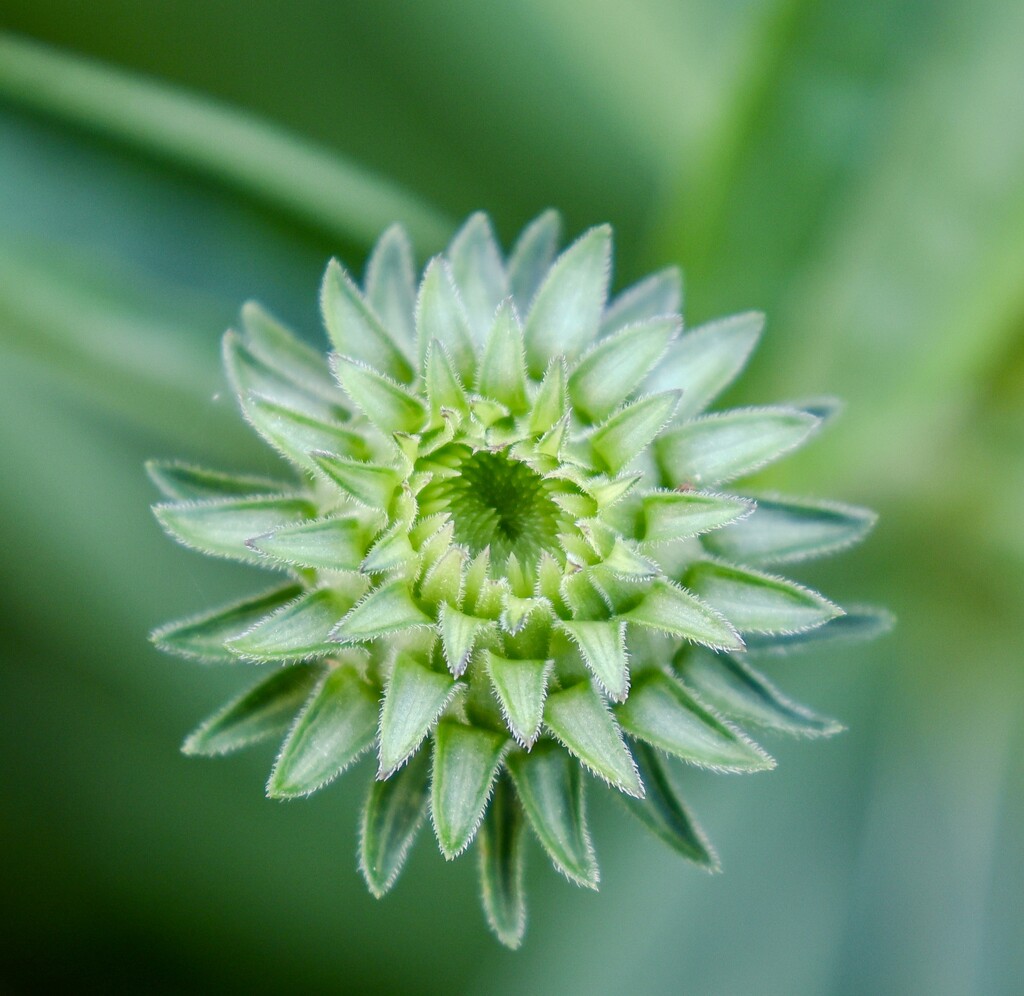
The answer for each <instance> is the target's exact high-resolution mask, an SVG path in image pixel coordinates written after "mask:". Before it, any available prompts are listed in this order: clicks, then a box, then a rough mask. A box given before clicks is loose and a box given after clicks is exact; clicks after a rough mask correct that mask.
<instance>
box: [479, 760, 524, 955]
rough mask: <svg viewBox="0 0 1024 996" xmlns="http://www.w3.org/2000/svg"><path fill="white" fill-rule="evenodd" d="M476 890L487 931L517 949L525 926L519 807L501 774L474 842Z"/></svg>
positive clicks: (506, 778)
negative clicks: (477, 864) (477, 857)
mask: <svg viewBox="0 0 1024 996" xmlns="http://www.w3.org/2000/svg"><path fill="white" fill-rule="evenodd" d="M477 850H478V852H479V854H480V891H481V893H482V898H483V904H484V910H485V912H486V913H487V922H488V924H489V925H490V927H491V930H493V931H494V933H495V934H497V936H498V939H499V940H500V941H501V943H502V944H504V945H505V946H506V947H509V948H512V949H515V948H518V947H519V945H520V944H521V943H522V940H523V931H524V930H525V929H526V892H525V890H524V889H523V810H522V807H521V806H520V805H519V802H518V801H517V800H516V796H515V793H514V791H513V788H512V783H511V781H510V779H509V778H508V776H504V775H503V776H501V777H499V779H498V783H497V785H495V787H494V795H493V796H492V797H491V802H490V805H489V806H488V807H487V815H486V816H485V817H484V823H483V826H482V827H481V828H480V836H479V839H478V843H477Z"/></svg>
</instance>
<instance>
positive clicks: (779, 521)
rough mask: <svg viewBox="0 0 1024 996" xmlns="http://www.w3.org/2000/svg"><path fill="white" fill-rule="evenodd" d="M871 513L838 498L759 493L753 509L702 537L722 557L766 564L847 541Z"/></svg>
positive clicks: (866, 527) (864, 527)
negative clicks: (798, 498) (806, 498)
mask: <svg viewBox="0 0 1024 996" xmlns="http://www.w3.org/2000/svg"><path fill="white" fill-rule="evenodd" d="M875 519H876V516H875V514H874V512H870V511H868V509H866V508H856V507H855V506H853V505H840V504H839V503H838V502H822V501H792V500H785V499H778V498H774V499H773V498H759V499H758V500H757V510H756V512H755V513H754V514H753V515H751V516H750V517H749V518H747V519H744V520H742V521H740V522H736V523H734V524H733V525H730V526H729V527H728V528H727V529H720V530H718V531H717V532H715V533H713V534H711V535H710V536H708V537H707V538H706V539H705V541H704V543H705V546H707V547H708V548H709V549H710V550H712V551H713V552H714V553H717V554H718V555H719V556H721V557H724V558H726V559H728V560H732V561H736V562H737V563H741V564H747V565H749V566H751V567H768V566H771V565H772V564H788V563H794V562H796V561H799V560H808V559H810V558H812V557H821V556H824V555H825V554H828V553H835V552H836V551H838V550H842V549H844V548H845V547H848V546H852V545H853V544H854V543H858V542H860V541H861V540H862V539H863V538H864V537H865V536H866V535H867V533H868V532H869V531H870V529H871V527H872V526H873V525H874V524H875Z"/></svg>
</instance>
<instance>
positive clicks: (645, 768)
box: [621, 741, 719, 871]
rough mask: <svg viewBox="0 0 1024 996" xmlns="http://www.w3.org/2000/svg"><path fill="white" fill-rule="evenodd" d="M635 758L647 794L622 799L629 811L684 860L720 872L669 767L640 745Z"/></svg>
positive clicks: (711, 850) (635, 748)
mask: <svg viewBox="0 0 1024 996" xmlns="http://www.w3.org/2000/svg"><path fill="white" fill-rule="evenodd" d="M633 757H634V758H635V759H636V764H637V768H638V769H639V770H640V777H641V778H642V779H643V783H644V786H645V787H646V789H647V794H646V795H645V796H644V798H643V799H633V798H631V797H630V796H627V795H624V796H622V797H621V798H622V801H623V802H624V803H625V804H626V806H627V808H628V809H629V811H630V812H631V813H633V815H634V816H636V817H637V818H638V819H639V820H640V821H641V822H642V823H643V824H644V825H645V826H646V827H647V828H648V830H650V831H651V832H652V833H653V834H654V835H655V836H657V837H659V838H660V839H661V840H663V841H664V842H665V843H666V844H668V846H669V847H671V848H672V849H673V850H674V851H678V852H679V853H680V854H681V855H682V856H683V857H684V858H688V859H689V860H690V861H693V862H694V863H695V864H698V865H700V866H701V867H702V868H706V869H707V870H708V871H718V868H719V866H718V856H717V855H716V854H715V852H714V850H713V848H712V847H711V845H710V844H709V843H708V840H707V838H706V837H705V836H704V832H703V830H701V828H700V827H699V826H698V825H697V823H696V821H695V820H694V818H693V817H692V816H691V815H690V812H689V810H688V809H687V808H686V806H685V805H684V803H683V801H682V799H680V798H679V794H678V793H677V792H676V789H675V786H674V785H673V784H672V778H671V775H670V774H669V771H668V767H667V766H666V765H665V764H664V763H663V762H662V760H661V758H659V757H658V753H657V751H655V750H654V749H653V748H651V747H649V746H648V745H647V744H645V743H643V742H641V741H638V742H637V743H636V744H635V745H634V747H633Z"/></svg>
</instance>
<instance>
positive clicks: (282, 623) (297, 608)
mask: <svg viewBox="0 0 1024 996" xmlns="http://www.w3.org/2000/svg"><path fill="white" fill-rule="evenodd" d="M351 606H352V599H351V598H349V597H348V596H347V595H344V594H342V593H340V592H338V591H335V590H334V589H332V588H320V589H319V590H313V591H308V592H306V593H305V594H303V595H300V596H299V597H298V598H297V599H295V601H293V602H289V603H288V604H287V605H285V606H283V607H282V608H280V609H278V610H277V611H276V612H274V613H272V614H271V615H269V616H267V618H265V619H262V620H261V621H260V622H258V623H256V625H255V626H253V627H252V628H251V629H250V630H248V631H246V632H245V633H243V634H242V635H241V636H237V637H235V638H234V639H232V640H230V641H229V642H228V644H227V646H228V648H229V649H230V650H231V651H232V652H233V653H235V654H237V655H238V656H239V657H242V658H245V659H246V660H253V661H297V660H303V659H309V658H316V657H325V656H326V655H327V654H329V653H331V651H333V650H334V649H336V645H335V643H334V641H333V639H332V638H331V631H332V630H333V629H334V626H335V624H336V623H337V621H338V619H339V617H341V616H342V615H344V614H345V613H346V612H347V611H348V609H349V608H351Z"/></svg>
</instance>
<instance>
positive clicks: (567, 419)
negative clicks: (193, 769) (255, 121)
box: [149, 212, 884, 947]
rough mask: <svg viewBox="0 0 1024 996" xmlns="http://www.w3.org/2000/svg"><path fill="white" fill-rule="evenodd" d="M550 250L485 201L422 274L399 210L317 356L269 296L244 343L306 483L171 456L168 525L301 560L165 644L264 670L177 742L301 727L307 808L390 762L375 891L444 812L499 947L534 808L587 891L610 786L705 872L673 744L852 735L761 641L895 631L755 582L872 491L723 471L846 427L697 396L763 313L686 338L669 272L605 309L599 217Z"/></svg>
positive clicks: (233, 550) (349, 283) (700, 749)
mask: <svg viewBox="0 0 1024 996" xmlns="http://www.w3.org/2000/svg"><path fill="white" fill-rule="evenodd" d="M558 240H559V221H558V218H557V216H556V215H555V214H554V213H553V212H547V213H545V214H543V215H541V216H540V217H539V218H538V219H537V220H536V221H534V222H533V223H532V224H531V225H530V226H529V227H528V228H527V229H526V230H525V231H524V232H523V234H522V235H521V237H520V238H519V241H518V242H517V243H516V246H515V248H514V249H513V251H512V253H511V255H510V256H509V257H508V258H507V259H506V258H505V257H504V256H503V254H502V253H501V251H500V250H499V248H498V245H497V243H496V241H495V239H494V236H493V233H492V230H491V226H490V222H489V221H488V219H487V217H486V216H484V215H481V214H478V215H474V216H473V217H471V218H470V219H469V221H468V222H467V223H466V225H465V226H464V227H463V229H462V230H461V231H460V232H459V233H458V235H456V237H455V239H454V240H453V242H452V244H451V246H450V247H449V248H448V250H447V251H446V252H445V253H444V254H443V255H441V256H438V257H437V258H435V259H433V260H431V261H430V263H429V265H428V266H427V268H426V270H425V272H424V274H423V277H422V280H421V281H420V282H419V285H418V287H417V285H416V282H415V277H414V270H413V263H412V252H411V249H410V246H409V243H408V240H407V238H406V237H405V235H404V233H403V231H402V230H401V229H400V228H398V227H395V228H392V229H390V230H389V231H387V232H386V233H385V234H384V235H383V236H382V238H381V239H380V241H379V242H378V244H377V246H376V248H375V249H374V251H373V254H372V256H371V258H370V262H369V265H368V268H367V274H366V279H365V281H364V286H363V287H362V288H360V287H359V286H358V285H357V283H356V282H355V281H354V280H353V279H352V278H351V277H350V276H349V274H348V273H347V272H346V271H345V270H344V268H343V267H342V266H341V265H340V264H339V263H337V262H336V261H332V262H331V263H330V265H329V266H328V268H327V272H326V274H325V277H324V281H323V287H322V292H321V305H322V310H323V318H324V324H325V325H326V328H327V332H328V335H329V337H330V341H331V346H332V352H331V354H330V356H329V357H328V358H326V359H325V358H324V357H322V356H321V355H319V354H318V353H316V352H315V351H314V350H312V349H310V348H309V347H307V346H306V345H304V344H303V343H301V342H300V341H299V340H298V339H296V338H295V337H294V336H293V335H292V334H291V333H290V332H289V331H288V330H286V329H285V328H283V327H282V326H281V325H280V324H278V323H277V322H276V321H275V320H274V319H273V318H271V317H270V316H269V315H268V314H266V313H265V312H264V311H263V310H262V309H261V308H259V307H258V306H257V305H254V304H249V305H246V306H245V308H244V309H243V311H242V322H241V328H240V330H239V331H229V332H228V333H227V334H226V336H225V338H224V358H225V365H226V368H227V372H228V376H229V378H230V380H231V383H232V385H233V387H234V389H235V392H236V394H237V396H238V401H239V404H240V406H241V409H242V412H243V414H244V415H245V417H246V419H248V421H249V422H250V423H251V424H252V426H253V428H254V429H255V430H256V431H257V432H258V433H259V434H260V435H262V436H263V437H264V439H265V440H266V441H267V442H268V443H269V444H270V445H271V446H272V447H274V448H275V449H276V450H277V451H278V452H279V453H280V454H281V456H282V457H284V459H285V461H287V462H288V463H289V464H291V465H292V471H291V473H289V474H287V475H285V476H282V478H281V479H280V480H266V479H263V478H255V477H234V476H230V475H225V474H220V473H217V472H213V471H207V470H202V469H198V468H193V467H188V466H184V465H181V464H159V463H154V464H151V465H150V467H149V470H150V473H151V475H152V477H153V479H154V481H155V482H156V484H157V485H158V487H159V488H160V489H161V490H162V491H163V492H164V494H165V496H166V498H167V501H166V502H165V503H163V504H160V505H157V506H156V508H155V512H156V515H157V518H158V519H159V520H160V523H161V524H162V525H163V527H164V528H165V529H166V530H167V532H168V533H170V534H171V536H173V537H174V538H175V539H176V540H178V541H179V542H181V543H183V544H185V545H187V546H190V547H193V548H195V549H197V550H200V551H202V552H205V553H208V554H212V555H214V556H222V557H229V558H233V559H236V560H241V561H244V562H246V563H250V564H255V565H258V566H261V567H264V568H267V569H269V570H273V571H276V572H278V574H279V575H280V576H281V583H280V584H279V585H278V586H277V587H275V588H272V589H271V590H270V591H265V592H263V593H261V594H259V595H257V596H254V597H253V598H250V599H246V600H245V601H243V602H241V603H238V604H233V605H228V606H225V607H222V608H219V609H217V610H215V611H212V612H208V613H204V614H202V615H199V616H196V617H194V618H191V619H187V620H184V621H182V622H178V623H174V624H172V625H169V626H166V627H164V628H162V629H160V630H158V631H157V632H156V633H155V634H154V640H155V642H156V643H157V644H158V646H160V647H162V648H164V649H166V650H169V651H171V652H174V653H178V654H181V655H183V656H186V657H193V658H197V659H200V660H207V661H213V662H220V661H224V662H227V661H237V660H239V659H241V660H246V661H252V662H254V663H257V664H266V665H270V666H269V667H268V668H267V669H266V670H267V671H268V672H269V676H267V677H265V678H264V679H263V680H262V681H260V682H259V683H258V684H257V685H255V687H253V688H250V689H249V690H247V691H246V692H244V693H243V694H242V695H241V696H240V697H239V698H237V699H235V700H234V701H232V702H230V703H229V704H228V705H227V706H225V707H224V708H223V709H221V710H220V711H219V712H217V713H216V714H215V715H213V716H211V717H210V718H209V719H208V720H207V721H206V722H205V723H203V724H202V725H201V726H200V727H199V728H198V729H197V730H196V731H195V732H194V733H192V734H191V736H189V737H188V739H187V740H186V741H185V746H184V749H185V751H186V752H187V753H190V754H221V753H225V752H228V751H232V750H235V749H237V748H240V747H243V746H246V745H249V744H253V743H257V742H259V741H262V740H265V739H271V738H273V739H277V738H282V737H283V744H282V746H281V750H280V753H279V755H278V758H277V762H276V764H275V765H274V769H273V771H272V772H271V775H270V780H269V782H268V785H267V791H268V794H269V795H270V796H272V797H275V798H288V797H293V796H301V795H308V794H309V793H312V792H314V791H316V790H318V789H320V788H322V787H323V786H325V785H326V784H327V783H328V782H330V781H331V780H333V779H334V778H336V777H337V776H338V775H340V774H341V773H342V772H343V771H345V770H346V769H347V768H348V767H349V766H351V765H352V764H353V763H354V762H355V761H356V760H357V759H358V758H359V757H360V756H361V755H362V754H364V753H366V752H369V751H371V750H374V751H375V752H376V759H377V760H376V777H375V778H374V779H372V780H371V785H370V791H369V798H368V799H367V802H366V806H365V810H364V815H363V826H362V833H361V866H362V872H363V874H364V876H365V878H366V881H367V884H368V886H369V888H370V889H371V891H372V892H373V893H374V894H375V895H378V896H379V895H383V894H384V893H385V892H387V891H388V890H389V889H390V888H391V886H392V885H393V884H394V882H395V879H396V878H397V876H398V874H399V872H400V871H401V869H402V865H403V862H404V860H405V858H406V855H407V853H408V851H409V848H410V846H411V844H412V842H413V840H414V839H415V837H416V835H417V833H418V831H419V829H420V827H421V824H422V823H423V820H424V817H425V815H426V814H427V813H428V812H429V814H430V817H431V822H432V824H433V828H434V833H435V836H436V837H437V842H438V845H439V846H440V849H441V851H442V853H443V854H444V855H445V857H446V858H454V857H456V856H458V855H459V854H461V853H462V852H463V851H465V850H466V849H467V848H468V847H469V846H470V845H471V844H473V843H474V842H475V845H476V850H477V853H478V856H479V862H480V875H481V881H482V892H483V902H484V907H485V911H486V914H487V917H488V920H489V922H490V925H491V927H492V928H493V929H494V931H495V932H496V933H497V935H498V937H499V938H500V939H501V941H502V942H503V943H505V944H507V945H508V946H510V947H517V946H518V945H519V943H520V941H521V939H522V935H523V929H524V925H525V897H524V895H523V883H522V860H523V842H522V835H523V832H524V827H525V826H527V825H529V826H530V827H531V828H532V830H533V832H534V833H535V835H536V837H537V838H538V840H539V841H540V843H541V844H542V845H543V847H544V850H545V851H546V852H547V854H548V856H549V857H550V859H551V862H552V864H553V865H554V866H555V868H557V869H558V870H559V871H560V872H562V873H563V874H564V875H565V876H566V877H568V878H569V879H571V880H572V881H574V882H577V883H579V884H581V885H586V886H589V887H592V888H596V886H597V882H598V868H597V861H596V859H595V855H594V850H593V847H592V845H591V841H590V835H589V832H588V829H587V824H586V810H585V801H584V788H585V785H586V783H587V782H588V781H589V778H587V777H586V776H587V774H591V775H595V776H596V777H597V778H598V779H600V780H601V781H603V782H605V783H606V784H607V785H608V786H610V787H611V788H612V789H613V790H615V791H616V792H617V793H619V794H620V795H621V796H622V798H623V799H624V800H625V801H626V803H627V805H628V807H629V809H630V810H632V812H634V813H635V814H636V815H637V816H638V817H639V818H640V820H641V821H642V822H643V823H645V824H646V825H647V826H648V827H649V828H650V829H651V830H652V831H653V832H654V833H655V834H657V835H658V836H659V837H661V838H662V839H663V840H665V841H666V842H667V843H668V844H669V845H670V846H671V847H673V848H674V849H675V850H676V851H678V852H679V853H681V854H683V855H684V856H685V857H687V858H689V859H691V860H693V861H695V862H697V863H698V864H701V865H703V866H705V867H708V868H714V867H716V866H717V861H716V858H715V856H714V854H713V852H712V851H711V849H710V846H709V845H708V843H707V841H706V840H705V838H704V836H703V834H702V833H701V831H700V830H699V828H698V827H697V825H696V823H695V822H694V820H693V818H692V817H691V816H690V814H689V812H688V810H687V809H686V807H685V806H684V804H683V802H682V801H681V799H680V798H679V795H678V790H677V787H676V780H675V777H674V776H673V774H672V772H671V770H670V766H671V762H670V760H669V758H678V759H681V760H682V761H684V762H688V763H689V764H693V765H697V766H700V767H705V768H711V769H715V770H722V771H759V770H764V769H766V768H770V767H772V765H773V764H774V762H773V761H772V759H771V758H770V757H769V756H768V755H767V754H766V753H765V752H764V751H763V750H762V749H761V748H760V747H759V746H758V745H757V744H755V743H754V742H753V740H752V739H750V737H749V736H748V735H747V733H745V732H744V731H743V730H742V729H741V728H740V727H741V726H743V727H747V726H755V727H760V728H765V729H771V730H777V731H783V732H788V733H795V734H800V735H804V736H819V735H828V734H831V733H833V732H835V731H836V730H838V729H839V727H838V726H837V724H835V723H833V722H832V721H830V720H827V719H824V718H822V717H820V716H817V715H815V714H814V713H812V712H810V711H809V710H807V709H805V708H804V707H802V706H799V705H796V704H795V703H793V702H791V701H789V700H788V699H786V698H785V697H784V696H783V695H782V694H781V693H780V692H779V691H778V690H777V689H775V688H774V687H773V686H772V685H771V684H770V683H769V682H768V680H767V679H766V678H764V677H763V676H762V675H761V674H759V673H758V672H757V671H756V670H755V669H754V667H753V666H752V664H751V663H750V662H751V660H752V659H753V660H756V659H757V658H759V657H764V656H766V655H770V654H775V653H784V652H787V651H788V650H790V649H795V648H799V647H801V646H803V645H804V644H807V643H808V642H817V641H819V640H831V639H834V638H843V637H847V636H856V635H870V634H871V633H873V632H875V631H877V630H878V629H879V628H880V627H881V626H883V625H884V616H883V615H882V614H880V613H877V612H873V611H868V610H864V611H860V612H856V613H849V614H845V613H844V612H843V610H842V609H840V608H838V607H837V606H836V605H834V604H833V603H832V602H830V601H828V600H827V599H825V598H824V597H822V596H821V595H819V594H818V593H816V592H814V591H810V590H809V589H807V588H805V587H803V586H801V585H799V584H796V583H794V582H792V581H789V580H786V579H784V578H781V577H778V576H776V575H774V574H772V573H766V570H765V569H766V568H767V569H771V568H773V567H774V566H775V565H778V564H783V563H788V562H794V561H798V560H801V559H803V558H808V557H813V556H817V555H820V554H824V553H829V552H832V551H834V550H836V549H839V548H841V547H844V546H846V545H849V544H851V543H854V542H856V541H857V540H859V539H860V538H861V537H862V536H863V535H864V534H865V533H866V532H867V530H868V529H869V528H870V527H871V524H872V522H873V518H874V517H873V516H872V514H871V513H870V512H867V511H865V510H863V509H858V508H851V507H848V506H842V505H837V504H834V503H817V502H808V501H792V500H788V499H785V498H781V497H778V496H772V497H770V498H764V499H756V500H755V499H753V498H750V497H745V496H741V495H738V494H735V493H733V492H732V490H731V487H729V485H730V484H731V482H732V481H734V480H736V479H738V478H741V477H743V476H744V475H746V474H749V473H750V472H752V471H754V470H757V469H758V468H760V467H763V466H765V465H766V464H768V463H770V462H771V461H773V460H776V459H777V458H779V457H781V456H783V455H784V454H786V453H788V452H790V451H792V450H794V449H796V448H797V447H798V446H800V445H802V444H803V443H805V442H806V441H807V440H808V439H810V438H811V437H812V436H813V435H814V434H815V432H816V431H817V430H818V428H819V427H820V426H821V424H822V421H823V417H824V416H823V409H822V407H821V406H815V407H813V408H811V407H800V406H784V407H768V408H750V409H736V410H731V411H725V412H720V413H715V414H710V415H706V414H703V412H704V409H705V408H706V407H707V406H708V404H710V403H711V402H712V401H713V400H714V398H715V397H716V396H717V395H718V394H719V393H720V392H721V391H722V390H723V389H724V388H725V387H726V386H727V385H728V384H729V383H730V382H731V381H732V380H733V378H734V377H735V376H736V375H737V374H738V373H739V371H740V369H741V368H742V367H743V365H744V363H745V362H746V360H747V357H748V356H749V354H750V352H751V350H752V349H753V347H754V345H755V344H756V342H757V339H758V337H759V335H760V333H761V330H762V326H763V319H762V317H761V316H760V315H757V314H744V315H738V316H735V317H733V318H728V319H725V320H723V321H718V322H713V323H711V324H709V325H706V326H704V327H702V328H699V329H696V330H694V331H690V332H686V333H685V334H684V333H683V332H682V319H681V317H680V315H679V311H680V304H681V283H680V278H679V275H678V274H677V273H676V271H674V270H667V271H664V272H662V273H658V274H655V275H654V276H652V277H650V278H649V279H647V280H644V281H642V282H641V283H639V284H637V285H636V286H635V287H632V288H630V289H629V290H627V291H625V292H624V293H622V294H621V295H620V296H619V297H617V298H615V299H614V300H612V301H611V302H610V303H609V302H608V301H607V293H608V284H609V274H610V259H611V232H610V230H609V229H608V228H607V227H606V226H601V227H597V228H594V229H591V230H590V231H589V232H587V233H585V234H584V235H583V236H582V237H581V238H580V239H578V240H577V241H576V242H575V243H573V244H572V245H571V246H570V247H569V248H568V249H566V250H565V251H564V252H562V253H561V254H560V255H556V254H557V247H558ZM724 489H727V490H724ZM428 744H429V745H428Z"/></svg>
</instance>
